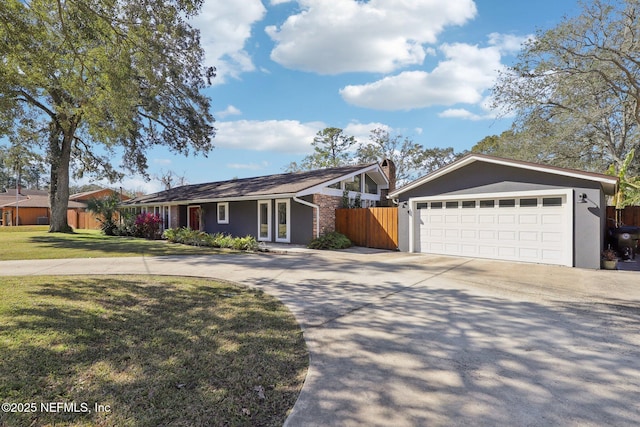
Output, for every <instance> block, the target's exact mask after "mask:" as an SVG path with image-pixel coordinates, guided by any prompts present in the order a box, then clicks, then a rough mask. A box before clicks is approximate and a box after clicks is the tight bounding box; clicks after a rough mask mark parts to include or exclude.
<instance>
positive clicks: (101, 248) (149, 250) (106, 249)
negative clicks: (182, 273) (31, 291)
mask: <svg viewBox="0 0 640 427" xmlns="http://www.w3.org/2000/svg"><path fill="white" fill-rule="evenodd" d="M220 252H221V250H220V249H214V248H207V247H195V246H188V245H180V244H171V243H167V242H166V241H164V240H145V239H138V238H133V237H120V236H105V235H104V234H102V233H101V232H100V231H99V230H76V231H75V232H74V233H69V234H67V233H49V232H48V226H24V227H23V226H21V227H0V261H7V260H19V259H62V258H99V257H128V256H141V255H146V256H161V255H202V254H212V253H220Z"/></svg>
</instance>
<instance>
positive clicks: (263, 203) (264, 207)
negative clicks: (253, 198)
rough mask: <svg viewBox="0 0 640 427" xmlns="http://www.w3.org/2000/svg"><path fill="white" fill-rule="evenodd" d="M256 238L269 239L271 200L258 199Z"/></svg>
mask: <svg viewBox="0 0 640 427" xmlns="http://www.w3.org/2000/svg"><path fill="white" fill-rule="evenodd" d="M258 240H259V241H267V242H270V241H271V201H270V200H260V201H258Z"/></svg>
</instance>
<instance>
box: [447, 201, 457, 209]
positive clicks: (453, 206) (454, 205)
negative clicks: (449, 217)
mask: <svg viewBox="0 0 640 427" xmlns="http://www.w3.org/2000/svg"><path fill="white" fill-rule="evenodd" d="M446 208H447V209H458V202H447V204H446Z"/></svg>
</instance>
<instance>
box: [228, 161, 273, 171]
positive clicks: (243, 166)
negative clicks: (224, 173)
mask: <svg viewBox="0 0 640 427" xmlns="http://www.w3.org/2000/svg"><path fill="white" fill-rule="evenodd" d="M227 167H228V168H230V169H244V170H262V169H265V168H267V167H269V162H261V163H229V164H227Z"/></svg>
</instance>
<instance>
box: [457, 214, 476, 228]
mask: <svg viewBox="0 0 640 427" xmlns="http://www.w3.org/2000/svg"><path fill="white" fill-rule="evenodd" d="M460 223H462V224H466V225H471V224H475V223H476V215H465V214H462V215H460Z"/></svg>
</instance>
